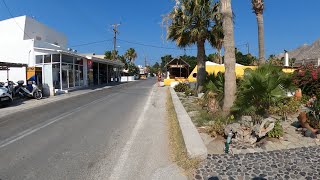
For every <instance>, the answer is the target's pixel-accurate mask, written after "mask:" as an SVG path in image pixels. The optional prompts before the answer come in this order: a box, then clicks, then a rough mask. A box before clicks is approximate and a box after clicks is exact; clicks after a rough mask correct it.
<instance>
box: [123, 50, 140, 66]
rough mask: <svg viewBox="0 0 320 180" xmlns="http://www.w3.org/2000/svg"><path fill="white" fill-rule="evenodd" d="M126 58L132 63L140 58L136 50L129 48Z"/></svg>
mask: <svg viewBox="0 0 320 180" xmlns="http://www.w3.org/2000/svg"><path fill="white" fill-rule="evenodd" d="M124 56H125V57H126V58H127V59H128V60H129V62H130V63H133V62H134V60H135V59H136V58H137V57H138V55H137V53H136V50H134V49H133V48H129V49H128V50H127V52H126V53H125V54H124Z"/></svg>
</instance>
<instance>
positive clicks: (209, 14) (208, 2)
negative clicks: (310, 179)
mask: <svg viewBox="0 0 320 180" xmlns="http://www.w3.org/2000/svg"><path fill="white" fill-rule="evenodd" d="M218 7H219V6H218V3H214V2H213V1H212V0H181V2H180V1H179V0H176V5H175V6H174V9H173V11H172V12H170V13H169V14H168V16H167V17H165V19H164V20H167V21H168V22H169V23H170V24H169V26H168V29H167V39H170V40H172V41H175V42H176V44H177V46H179V47H181V48H183V47H186V46H191V45H193V44H196V45H197V67H198V70H197V91H198V93H200V92H202V90H203V87H204V82H205V78H206V71H205V59H206V53H205V42H206V41H209V42H211V41H212V40H213V39H215V37H214V34H213V33H212V29H213V27H214V24H215V21H214V18H215V16H216V15H217V14H218V9H219V8H218ZM211 44H213V43H211Z"/></svg>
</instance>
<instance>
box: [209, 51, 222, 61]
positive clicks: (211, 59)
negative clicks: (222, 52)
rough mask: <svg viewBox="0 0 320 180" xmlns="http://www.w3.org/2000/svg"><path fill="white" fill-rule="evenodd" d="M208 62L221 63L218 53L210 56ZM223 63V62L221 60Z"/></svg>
mask: <svg viewBox="0 0 320 180" xmlns="http://www.w3.org/2000/svg"><path fill="white" fill-rule="evenodd" d="M208 61H211V62H214V63H220V57H219V54H218V53H214V54H209V55H208ZM221 63H222V60H221Z"/></svg>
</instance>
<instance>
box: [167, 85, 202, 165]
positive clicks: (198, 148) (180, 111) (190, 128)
mask: <svg viewBox="0 0 320 180" xmlns="http://www.w3.org/2000/svg"><path fill="white" fill-rule="evenodd" d="M170 93H171V96H172V101H173V105H174V109H175V111H176V114H177V118H178V121H179V125H180V129H181V132H182V136H183V139H184V143H185V146H186V149H187V153H188V156H189V157H190V158H200V159H202V160H203V159H206V158H207V154H208V150H207V147H206V146H205V145H204V143H203V140H202V138H201V137H200V134H199V132H198V131H197V129H196V127H195V126H194V124H193V122H192V121H191V118H190V116H189V115H188V113H187V111H186V110H185V108H184V107H183V105H182V103H181V101H180V99H179V97H178V96H177V94H176V92H175V91H174V89H173V88H171V87H170Z"/></svg>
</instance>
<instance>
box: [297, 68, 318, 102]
mask: <svg viewBox="0 0 320 180" xmlns="http://www.w3.org/2000/svg"><path fill="white" fill-rule="evenodd" d="M292 81H293V83H294V84H295V85H296V86H298V87H299V88H301V90H302V93H303V94H306V95H309V96H311V95H312V94H316V95H318V96H319V95H320V67H315V66H314V65H313V64H308V65H303V66H301V67H300V68H299V69H297V70H296V71H295V72H294V73H293V76H292Z"/></svg>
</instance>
